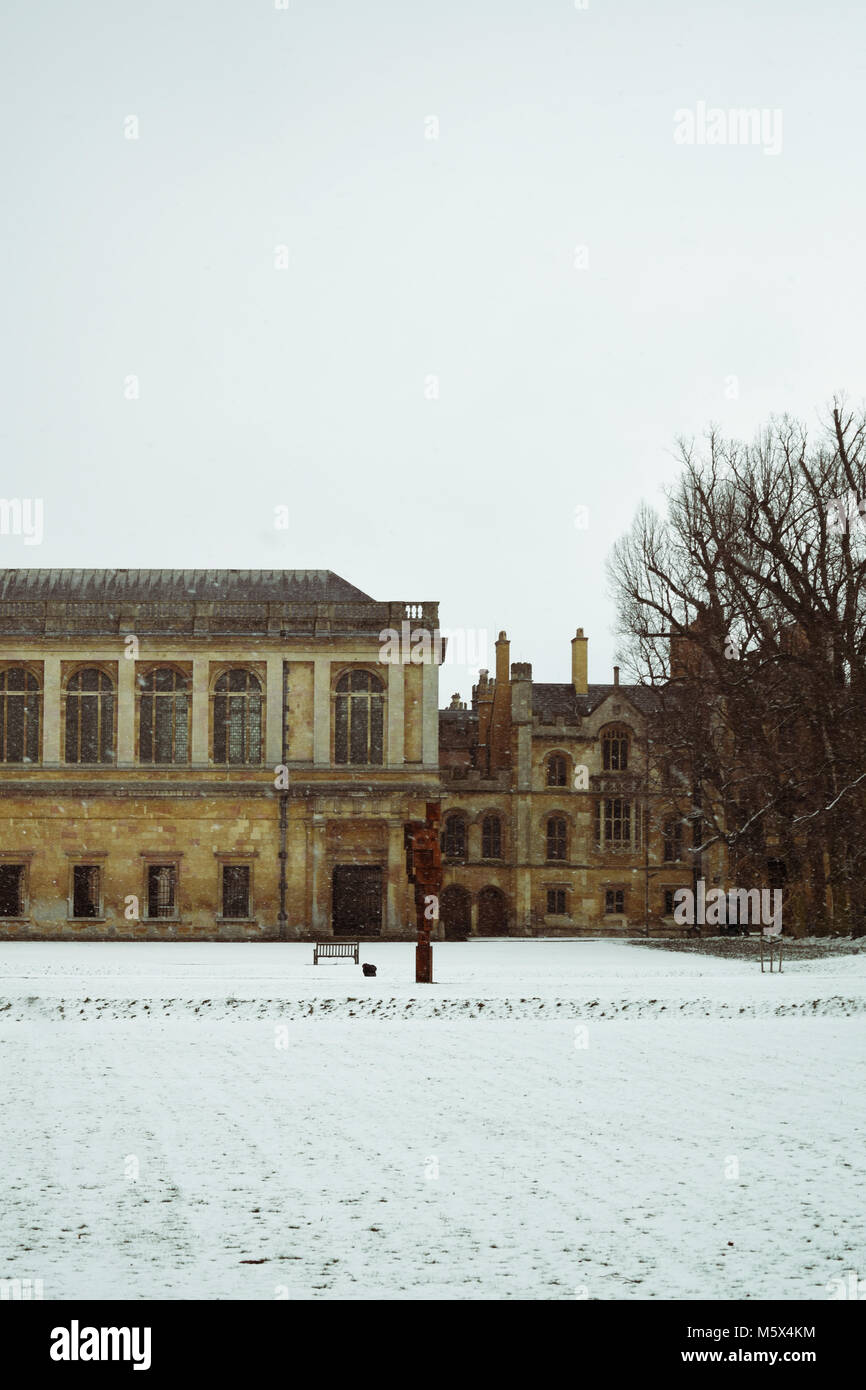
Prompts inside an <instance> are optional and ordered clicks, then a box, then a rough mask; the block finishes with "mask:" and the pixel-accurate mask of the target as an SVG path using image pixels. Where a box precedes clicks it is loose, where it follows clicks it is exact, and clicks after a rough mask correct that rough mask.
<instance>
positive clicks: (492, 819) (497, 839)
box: [481, 816, 502, 859]
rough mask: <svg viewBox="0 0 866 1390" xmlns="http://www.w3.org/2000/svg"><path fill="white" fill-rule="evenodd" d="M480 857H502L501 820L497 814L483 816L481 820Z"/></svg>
mask: <svg viewBox="0 0 866 1390" xmlns="http://www.w3.org/2000/svg"><path fill="white" fill-rule="evenodd" d="M481 858H482V859H501V858H502V821H501V820H500V819H499V817H498V816H485V817H484V819H483V821H482V822H481Z"/></svg>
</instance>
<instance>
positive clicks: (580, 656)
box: [571, 627, 589, 695]
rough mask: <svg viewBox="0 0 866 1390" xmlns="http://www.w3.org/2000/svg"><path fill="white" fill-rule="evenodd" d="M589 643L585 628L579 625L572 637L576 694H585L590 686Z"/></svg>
mask: <svg viewBox="0 0 866 1390" xmlns="http://www.w3.org/2000/svg"><path fill="white" fill-rule="evenodd" d="M587 645H588V642H587V638H586V637H584V635H583V628H582V627H579V628H578V629H577V632H576V634H575V636H574V637H572V639H571V683H572V685H573V686H574V693H575V695H585V694H586V692H587V690H588V688H589V687H588V686H587V681H586V677H587Z"/></svg>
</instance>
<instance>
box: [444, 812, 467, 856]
mask: <svg viewBox="0 0 866 1390" xmlns="http://www.w3.org/2000/svg"><path fill="white" fill-rule="evenodd" d="M442 853H443V854H444V855H445V858H446V859H465V858H466V817H465V816H462V815H459V814H457V813H456V812H455V813H454V814H453V815H450V816H446V817H445V826H444V829H443V833H442Z"/></svg>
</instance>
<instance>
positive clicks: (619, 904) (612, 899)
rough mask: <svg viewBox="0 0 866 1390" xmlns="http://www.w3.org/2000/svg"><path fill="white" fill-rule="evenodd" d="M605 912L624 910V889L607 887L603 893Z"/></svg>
mask: <svg viewBox="0 0 866 1390" xmlns="http://www.w3.org/2000/svg"><path fill="white" fill-rule="evenodd" d="M604 910H605V912H625V889H623V888H607V889H606V890H605V894H604Z"/></svg>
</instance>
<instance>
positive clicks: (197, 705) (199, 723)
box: [192, 656, 210, 767]
mask: <svg viewBox="0 0 866 1390" xmlns="http://www.w3.org/2000/svg"><path fill="white" fill-rule="evenodd" d="M207 685H208V659H207V657H206V656H196V657H194V658H193V663H192V761H193V764H194V766H196V767H202V766H204V767H207V765H208V763H209V761H210V756H209V755H210V748H209V746H208V715H209V711H208V688H207Z"/></svg>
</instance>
